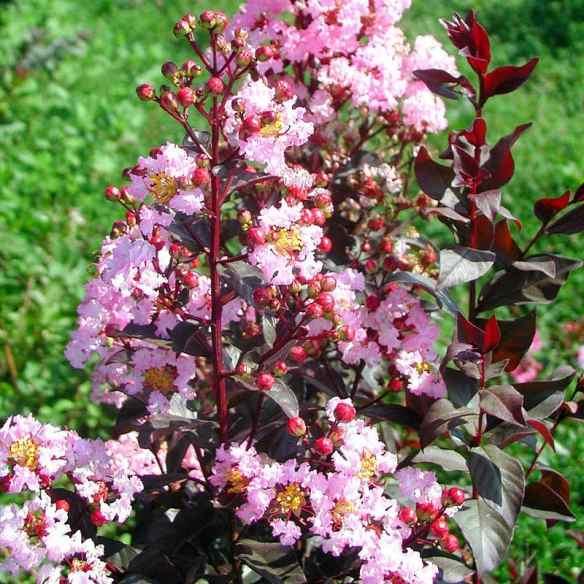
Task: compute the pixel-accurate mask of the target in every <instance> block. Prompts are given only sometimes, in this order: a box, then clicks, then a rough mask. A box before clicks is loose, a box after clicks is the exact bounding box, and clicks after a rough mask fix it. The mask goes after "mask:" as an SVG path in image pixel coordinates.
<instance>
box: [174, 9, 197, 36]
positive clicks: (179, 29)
mask: <svg viewBox="0 0 584 584" xmlns="http://www.w3.org/2000/svg"><path fill="white" fill-rule="evenodd" d="M196 26H197V19H196V18H195V17H194V16H193V15H192V14H190V13H187V14H185V15H184V16H183V17H182V18H181V19H180V20H179V21H178V22H177V23H176V24H175V25H174V28H173V30H172V31H173V33H174V35H175V36H176V37H181V36H185V35H187V34H189V33H191V32H193V31H194V30H195V28H196Z"/></svg>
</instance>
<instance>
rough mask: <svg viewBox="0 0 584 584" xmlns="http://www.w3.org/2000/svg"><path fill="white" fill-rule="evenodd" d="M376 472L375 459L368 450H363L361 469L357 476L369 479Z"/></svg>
mask: <svg viewBox="0 0 584 584" xmlns="http://www.w3.org/2000/svg"><path fill="white" fill-rule="evenodd" d="M376 474H377V459H376V458H375V456H374V455H373V454H371V453H370V452H367V451H365V452H364V454H363V455H362V456H361V470H360V471H359V476H360V477H361V478H362V479H365V480H369V479H371V478H373V477H374V476H375V475H376Z"/></svg>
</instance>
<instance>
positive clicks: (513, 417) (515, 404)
mask: <svg viewBox="0 0 584 584" xmlns="http://www.w3.org/2000/svg"><path fill="white" fill-rule="evenodd" d="M479 395H480V407H481V409H482V410H483V411H485V412H486V413H487V414H489V415H491V416H494V417H495V418H498V419H499V420H503V421H505V422H511V423H514V424H520V425H524V424H525V420H524V418H523V396H522V395H521V394H520V393H519V392H518V391H517V390H515V389H513V387H512V386H511V385H496V386H492V387H489V388H487V389H482V390H481V391H480V392H479Z"/></svg>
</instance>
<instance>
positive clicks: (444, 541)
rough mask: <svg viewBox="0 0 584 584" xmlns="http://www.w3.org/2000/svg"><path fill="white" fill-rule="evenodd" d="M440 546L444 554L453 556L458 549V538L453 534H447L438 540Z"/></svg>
mask: <svg viewBox="0 0 584 584" xmlns="http://www.w3.org/2000/svg"><path fill="white" fill-rule="evenodd" d="M440 545H441V546H442V549H443V550H444V551H445V552H448V553H451V554H453V553H454V552H456V551H458V550H459V549H460V542H459V541H458V537H456V535H454V534H453V533H447V534H445V535H444V537H441V538H440Z"/></svg>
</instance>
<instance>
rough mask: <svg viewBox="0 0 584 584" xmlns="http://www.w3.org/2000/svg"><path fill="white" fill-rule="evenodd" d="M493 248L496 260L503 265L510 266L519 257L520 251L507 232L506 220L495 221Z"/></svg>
mask: <svg viewBox="0 0 584 584" xmlns="http://www.w3.org/2000/svg"><path fill="white" fill-rule="evenodd" d="M494 247H495V252H496V254H497V259H498V260H499V261H500V262H501V263H503V264H506V265H508V264H511V263H513V262H514V261H515V260H516V259H517V258H519V257H520V256H521V250H520V249H519V246H518V245H517V243H516V242H515V240H514V239H513V236H512V235H511V232H510V231H509V224H508V223H507V220H506V219H501V221H497V224H496V225H495V241H494Z"/></svg>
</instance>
